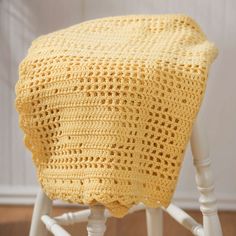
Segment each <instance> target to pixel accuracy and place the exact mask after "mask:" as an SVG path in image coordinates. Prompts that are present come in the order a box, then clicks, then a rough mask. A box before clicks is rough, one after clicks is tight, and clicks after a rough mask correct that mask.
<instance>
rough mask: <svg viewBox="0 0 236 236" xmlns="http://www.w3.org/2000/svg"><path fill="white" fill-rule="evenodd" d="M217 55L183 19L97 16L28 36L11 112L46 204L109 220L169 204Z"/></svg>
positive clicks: (192, 24) (190, 21)
mask: <svg viewBox="0 0 236 236" xmlns="http://www.w3.org/2000/svg"><path fill="white" fill-rule="evenodd" d="M216 55H217V49H216V47H215V46H214V44H213V43H210V42H209V41H208V40H207V39H206V36H205V35H204V33H203V32H202V30H201V29H200V27H199V26H198V24H197V23H196V22H195V21H194V20H193V19H191V18H190V17H188V16H185V15H181V14H178V15H128V16H114V17H104V18H100V19H93V20H89V21H85V22H83V23H80V24H76V25H73V26H71V27H68V28H65V29H62V30H58V31H56V32H53V33H50V34H47V35H42V36H40V37H38V38H37V39H35V40H34V41H33V42H32V45H31V47H30V49H29V51H28V55H27V56H26V58H24V60H23V61H22V62H21V64H20V66H19V77H20V78H19V80H18V81H17V84H16V86H15V92H16V100H15V105H16V109H17V111H18V113H19V125H20V127H21V128H22V130H23V131H24V134H25V136H24V143H25V145H26V146H27V147H28V149H29V150H30V151H31V152H32V158H33V161H34V164H35V165H36V169H37V176H38V181H39V183H40V184H41V187H42V188H43V190H44V191H45V193H46V194H47V195H48V196H49V198H51V199H61V200H64V201H67V202H73V203H82V204H86V205H92V204H97V203H100V204H103V205H105V206H106V207H107V208H108V209H109V210H110V211H111V213H112V215H113V216H116V217H122V216H124V215H125V214H126V213H127V211H128V209H129V208H130V207H131V206H132V205H134V204H137V203H139V202H143V203H144V204H145V205H147V206H149V207H158V206H163V207H167V206H168V205H169V203H170V201H171V198H172V196H173V193H174V191H175V188H176V183H177V180H178V176H179V172H180V169H181V164H182V161H183V156H184V152H185V149H186V145H187V142H188V140H189V137H190V134H191V130H192V125H193V122H194V120H195V118H196V116H197V113H198V111H199V108H200V105H201V101H202V99H203V95H204V92H205V87H206V81H207V78H208V71H209V66H210V65H211V63H212V62H213V60H214V59H215V57H216Z"/></svg>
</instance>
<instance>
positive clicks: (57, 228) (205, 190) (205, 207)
mask: <svg viewBox="0 0 236 236" xmlns="http://www.w3.org/2000/svg"><path fill="white" fill-rule="evenodd" d="M204 131H205V130H204V127H202V123H200V120H199V119H197V120H196V122H195V124H194V126H193V131H192V136H191V140H190V142H191V148H192V153H193V162H194V165H195V168H196V183H197V187H198V190H199V192H200V198H199V202H200V210H201V212H202V214H203V225H200V224H198V223H197V222H196V221H195V220H194V219H193V218H191V217H190V216H189V215H188V214H187V213H185V212H184V211H183V210H181V209H180V208H178V207H177V206H175V205H174V204H170V205H169V207H168V208H167V209H164V208H157V209H154V208H146V207H145V206H144V205H143V204H139V205H137V206H134V207H133V208H131V209H130V211H129V213H132V212H135V211H139V210H142V209H146V219H147V231H148V236H161V235H163V219H162V211H163V210H164V211H166V212H167V213H168V214H169V215H170V216H172V217H173V218H174V219H175V220H176V221H177V222H179V223H180V224H181V225H183V226H184V227H185V228H186V229H188V230H190V231H191V232H192V234H193V235H197V236H221V235H222V230H221V225H220V221H219V218H218V214H217V206H216V198H215V196H214V181H213V177H212V172H211V169H210V164H211V161H210V158H209V151H208V145H207V139H206V136H205V132H204ZM51 208H52V201H51V200H50V199H48V198H47V196H46V195H45V194H44V193H43V191H42V190H40V192H39V193H38V196H37V200H36V203H35V207H34V212H33V217H32V224H31V229H30V236H46V235H47V230H48V231H50V232H51V233H52V234H53V235H56V236H69V235H70V234H69V233H68V232H66V231H65V230H64V229H63V227H62V226H63V225H70V224H74V223H78V222H85V221H88V224H87V231H88V235H89V236H103V235H104V232H105V230H106V225H105V222H106V219H107V217H110V216H111V215H110V214H109V212H108V210H107V209H105V208H104V206H102V205H96V206H92V207H90V209H86V210H82V211H78V212H74V213H65V214H63V215H61V216H57V217H54V218H51V217H50V211H51ZM45 226H46V227H45Z"/></svg>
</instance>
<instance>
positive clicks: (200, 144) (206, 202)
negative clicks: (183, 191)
mask: <svg viewBox="0 0 236 236" xmlns="http://www.w3.org/2000/svg"><path fill="white" fill-rule="evenodd" d="M202 125H203V124H202V123H201V124H200V121H199V120H196V122H195V124H194V127H193V132H192V136H191V148H192V153H193V162H194V165H195V168H196V183H197V187H198V190H199V192H200V198H199V202H200V210H201V212H202V214H203V228H204V236H221V235H222V229H221V225H220V221H219V218H218V214H217V205H216V198H215V195H214V180H213V176H212V171H211V168H210V165H211V160H210V158H209V150H208V144H207V138H206V135H205V132H204V131H205V130H204V127H202Z"/></svg>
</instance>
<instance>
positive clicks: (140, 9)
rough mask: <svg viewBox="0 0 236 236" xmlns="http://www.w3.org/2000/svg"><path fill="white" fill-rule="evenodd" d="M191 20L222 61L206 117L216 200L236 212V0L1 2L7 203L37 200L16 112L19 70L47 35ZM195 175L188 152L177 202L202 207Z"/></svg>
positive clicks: (3, 191)
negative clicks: (170, 17) (116, 22)
mask: <svg viewBox="0 0 236 236" xmlns="http://www.w3.org/2000/svg"><path fill="white" fill-rule="evenodd" d="M138 13H145V14H161V13H185V14H188V15H190V16H192V17H193V18H194V19H195V20H196V21H197V22H198V23H199V24H200V26H201V27H202V29H203V31H204V32H205V33H206V35H207V36H208V38H209V39H210V40H212V41H214V42H215V43H216V45H217V46H218V48H219V56H218V58H217V60H216V61H215V63H214V64H213V66H212V68H211V73H210V77H209V81H208V87H207V93H206V96H205V101H204V103H203V106H202V109H201V113H202V114H204V116H205V117H206V127H207V132H208V137H209V141H210V147H211V157H212V159H213V165H212V166H213V171H214V173H215V179H216V193H217V197H218V202H219V206H220V208H222V209H234V210H235V209H236V184H235V179H236V172H235V166H236V158H235V147H236V125H235V121H236V106H235V103H236V92H235V90H236V80H235V70H234V69H235V68H236V63H235V61H236V60H235V58H234V55H236V27H235V23H236V14H235V13H236V1H234V0H227V1H226V0H208V1H205V0H198V1H195V0H165V1H154V0H145V1H144V0H119V1H117V0H84V1H82V0H80V1H79V0H68V1H63V0H49V1H47V0H41V1H36V0H34V1H27V0H1V1H0V101H1V103H0V104H1V105H0V202H17V201H18V202H19V201H21V202H27V201H32V200H33V198H32V197H33V196H34V194H35V186H37V185H36V180H35V173H34V167H33V166H32V162H31V154H30V152H29V151H28V150H26V148H25V147H24V146H23V134H22V131H21V130H20V129H19V127H18V116H17V114H16V111H15V108H14V99H15V93H14V85H15V83H16V81H17V79H18V75H17V66H18V63H19V62H20V61H21V59H22V58H23V57H24V56H25V54H26V52H27V48H28V47H29V45H30V42H31V41H32V40H33V39H34V38H35V37H37V36H38V35H40V34H45V33H48V32H51V31H54V30H56V29H59V28H64V27H67V26H69V25H72V24H76V23H78V22H80V21H83V20H87V19H91V18H96V17H103V16H112V15H124V14H138ZM197 197H198V194H197V191H196V190H195V185H194V169H193V167H192V159H191V153H190V151H189V149H188V151H187V153H186V157H185V162H184V165H183V169H182V171H181V176H180V179H179V184H178V188H177V191H176V194H175V200H176V201H177V202H179V204H180V205H182V206H187V207H196V206H197V204H196V198H197Z"/></svg>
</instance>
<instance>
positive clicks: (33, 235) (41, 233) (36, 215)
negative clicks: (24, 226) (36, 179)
mask: <svg viewBox="0 0 236 236" xmlns="http://www.w3.org/2000/svg"><path fill="white" fill-rule="evenodd" d="M51 208H52V200H50V199H49V198H48V197H47V196H46V194H45V193H44V192H43V191H42V189H40V190H39V192H38V194H37V198H36V202H35V204H34V211H33V216H32V221H31V226H30V234H29V235H30V236H46V235H47V229H46V227H45V225H44V224H43V223H42V221H41V216H42V215H49V214H50V211H51Z"/></svg>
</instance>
